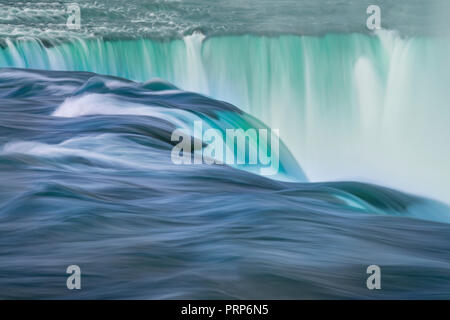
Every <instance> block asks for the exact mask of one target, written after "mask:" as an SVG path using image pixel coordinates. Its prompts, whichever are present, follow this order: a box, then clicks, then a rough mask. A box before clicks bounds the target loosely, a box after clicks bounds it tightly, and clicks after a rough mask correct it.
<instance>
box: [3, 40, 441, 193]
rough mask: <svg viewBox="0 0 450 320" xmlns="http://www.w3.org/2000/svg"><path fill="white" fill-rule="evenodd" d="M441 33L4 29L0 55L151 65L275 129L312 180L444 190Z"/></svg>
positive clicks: (51, 64)
mask: <svg viewBox="0 0 450 320" xmlns="http://www.w3.org/2000/svg"><path fill="white" fill-rule="evenodd" d="M449 53H450V41H449V40H448V39H446V38H438V37H409V38H403V37H400V36H399V35H397V34H395V33H393V32H389V31H382V32H379V33H377V34H375V35H364V34H357V33H354V34H328V35H325V36H296V35H284V36H279V37H263V36H250V35H245V36H244V35H242V36H220V37H210V38H205V37H204V36H203V35H202V34H201V33H199V32H197V33H194V34H193V35H190V36H186V37H185V38H184V39H175V40H170V41H157V40H151V39H141V40H101V39H71V40H68V41H67V42H65V43H55V44H50V45H49V44H48V43H45V44H44V43H43V42H42V41H40V40H37V39H33V38H26V39H25V38H23V39H16V40H15V41H11V40H6V41H5V43H4V45H3V47H2V48H1V49H0V66H1V67H26V68H36V69H51V70H79V71H92V72H96V73H100V74H108V75H116V76H121V77H125V78H128V79H132V80H136V81H146V80H148V79H150V78H154V77H158V78H162V79H165V80H168V81H170V82H172V83H174V84H175V85H178V86H179V87H180V88H182V89H186V90H191V91H196V92H200V93H203V94H205V95H208V96H211V97H214V98H216V99H220V100H224V101H227V102H230V103H233V104H235V105H236V106H238V107H239V108H241V109H243V110H244V111H246V112H249V113H250V114H252V115H253V116H255V117H257V118H259V119H260V120H262V121H264V122H265V123H266V124H267V125H269V126H270V127H272V128H274V129H279V132H280V137H281V138H282V139H283V141H284V142H285V143H286V145H287V146H288V148H289V149H290V150H291V152H292V153H293V154H294V156H295V157H296V159H297V160H298V162H299V163H300V164H301V165H302V167H303V168H304V170H305V172H306V174H307V175H308V178H309V179H310V180H311V181H325V180H358V181H365V182H373V183H380V184H383V185H385V186H390V187H395V188H398V189H401V190H405V191H409V192H414V193H418V194H421V195H425V196H430V197H434V198H438V199H440V200H443V201H446V202H448V201H449V199H450V194H449V192H450V148H449V147H448V141H449V139H450V126H449V125H448V124H449V122H450V107H449V101H450V90H448V83H450V62H449V60H448V57H449V56H450V55H449Z"/></svg>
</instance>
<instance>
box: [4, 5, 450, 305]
mask: <svg viewBox="0 0 450 320" xmlns="http://www.w3.org/2000/svg"><path fill="white" fill-rule="evenodd" d="M78 4H79V5H80V7H81V16H82V28H81V29H80V30H67V28H66V27H65V22H66V19H67V15H66V13H65V5H66V3H64V2H60V3H54V2H43V1H28V2H26V3H16V2H8V1H0V67H2V69H1V70H0V178H1V180H0V181H1V182H0V288H1V289H2V293H1V294H0V298H157V299H160V298H255V299H257V298H449V294H448V293H447V292H448V290H447V288H448V287H449V284H450V283H449V282H450V281H449V280H450V278H449V271H448V270H449V268H448V267H449V265H448V264H449V262H450V260H449V244H448V243H449V241H448V240H449V237H450V233H449V231H450V230H449V224H448V223H449V222H450V215H449V213H450V209H449V207H448V204H449V203H450V200H449V199H450V182H449V181H450V170H449V163H450V148H448V140H449V138H450V129H449V126H448V123H449V121H450V108H449V107H448V101H450V99H449V98H450V96H449V95H450V91H449V90H448V88H447V87H448V83H450V79H449V77H450V62H449V61H448V57H449V56H450V55H449V54H450V40H449V38H448V34H447V31H448V30H449V29H448V27H447V25H448V19H447V17H448V16H447V13H448V2H447V1H437V0H433V1H428V2H424V1H415V0H414V1H388V0H386V1H379V5H380V7H381V9H382V25H383V28H384V30H379V31H377V32H375V33H373V32H369V31H368V30H367V29H366V27H365V21H366V19H367V14H366V8H367V6H368V5H369V4H371V3H366V2H364V1H328V0H322V1H290V0H285V1H234V0H232V1H227V2H221V1H199V0H196V1H160V0H157V1H156V0H155V1H127V2H126V3H124V2H123V1H95V2H91V1H79V2H78ZM12 67H13V68H12ZM167 81H168V82H167ZM230 103H231V104H230ZM198 120H201V121H203V122H204V123H205V124H206V125H207V127H208V128H214V129H217V130H219V131H222V132H223V131H224V130H226V129H227V128H244V129H245V128H267V129H269V128H274V129H279V130H280V137H281V139H282V143H281V146H280V154H279V157H280V172H279V175H278V176H276V177H272V178H271V179H269V178H266V177H262V176H259V175H256V174H254V172H255V170H254V169H255V168H252V167H251V166H245V165H244V166H223V165H213V166H208V165H192V166H177V165H174V164H173V163H172V162H171V160H170V152H171V150H172V147H173V145H174V142H172V141H171V140H170V136H171V133H172V131H173V130H174V129H176V128H182V129H184V130H186V131H188V132H190V130H191V128H192V126H193V123H194V121H198ZM330 181H333V182H330ZM347 181H358V182H347ZM71 264H77V265H79V266H80V267H81V269H82V274H83V278H82V279H83V280H82V281H83V284H82V286H83V289H82V290H81V291H77V292H73V291H69V290H67V288H66V287H65V281H66V277H67V275H66V274H65V268H66V267H67V266H68V265H71ZM371 264H377V265H380V266H381V268H382V279H383V280H382V290H380V291H376V292H374V291H369V290H367V288H366V285H365V281H366V278H367V276H368V275H367V274H366V268H367V266H369V265H371Z"/></svg>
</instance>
